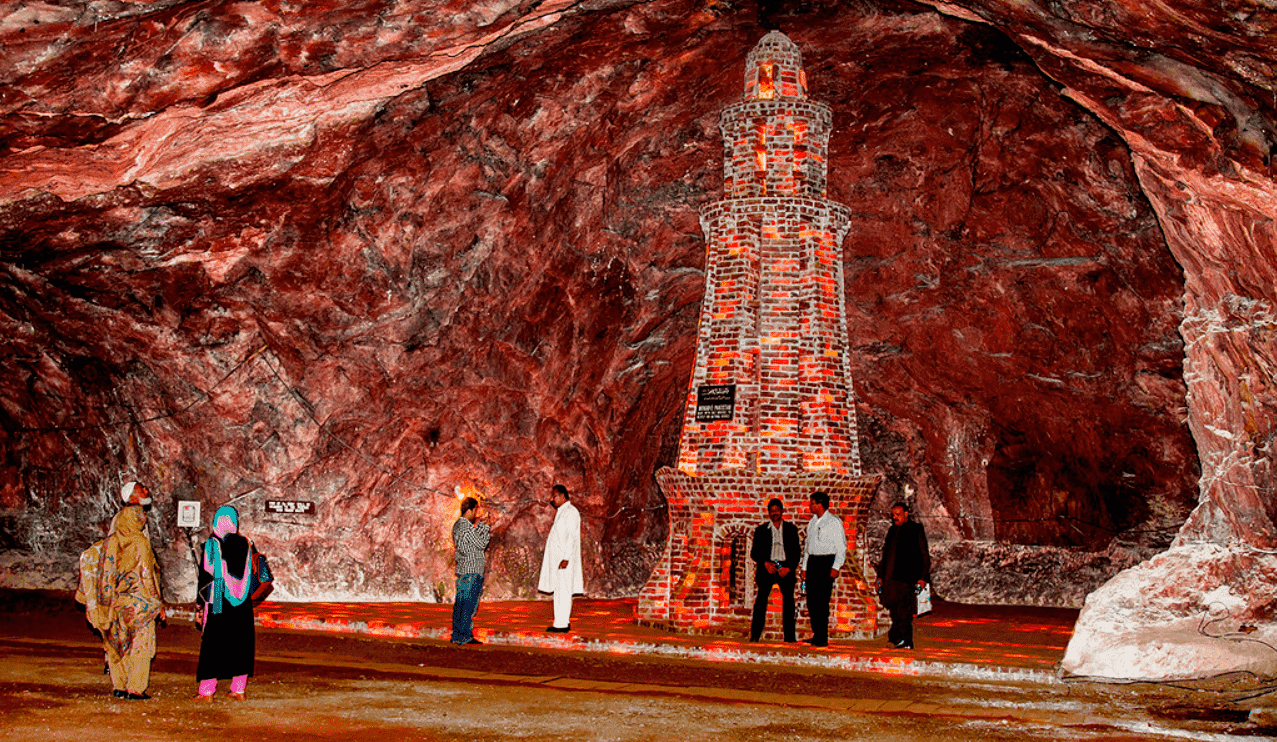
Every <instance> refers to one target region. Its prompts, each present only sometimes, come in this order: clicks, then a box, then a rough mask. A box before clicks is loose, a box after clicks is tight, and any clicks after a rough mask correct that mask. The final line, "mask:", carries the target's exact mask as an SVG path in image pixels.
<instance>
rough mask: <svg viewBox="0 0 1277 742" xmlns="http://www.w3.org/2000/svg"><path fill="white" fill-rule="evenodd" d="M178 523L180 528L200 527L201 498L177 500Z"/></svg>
mask: <svg viewBox="0 0 1277 742" xmlns="http://www.w3.org/2000/svg"><path fill="white" fill-rule="evenodd" d="M177 525H178V527H179V528H199V527H200V501H199V500H178V501H177Z"/></svg>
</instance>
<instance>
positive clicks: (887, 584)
mask: <svg viewBox="0 0 1277 742" xmlns="http://www.w3.org/2000/svg"><path fill="white" fill-rule="evenodd" d="M876 582H877V588H878V594H879V596H880V599H881V600H882V606H883V607H884V608H886V609H887V611H888V612H889V613H891V629H890V630H889V631H888V632H887V641H889V642H891V646H893V647H896V648H898V649H913V614H914V613H915V612H917V610H918V592H917V591H919V590H921V589H922V588H923V586H924V585H926V584H927V583H928V582H931V553H930V551H929V550H928V548H927V532H926V530H925V529H923V527H922V524H921V523H915V522H913V521H912V520H909V506H908V505H907V504H905V503H903V502H898V503H896V504H895V505H892V506H891V528H888V529H887V537H886V539H884V540H883V542H882V559H880V560H879V561H878V579H877V581H876Z"/></svg>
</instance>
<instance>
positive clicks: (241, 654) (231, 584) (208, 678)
mask: <svg viewBox="0 0 1277 742" xmlns="http://www.w3.org/2000/svg"><path fill="white" fill-rule="evenodd" d="M252 551H253V546H252V543H250V542H249V540H248V539H246V538H244V537H243V536H242V535H240V533H239V513H238V512H237V511H236V510H235V508H233V507H231V506H229V505H223V506H222V507H220V508H218V509H217V512H216V513H214V514H213V535H212V536H211V537H210V538H209V539H208V540H207V541H205V542H204V563H203V565H201V566H202V569H201V570H200V584H199V591H198V598H197V600H198V602H201V603H203V624H204V636H203V638H202V639H201V640H200V661H199V666H198V667H197V668H196V670H195V679H196V680H198V681H199V684H200V686H199V694H198V695H196V696H195V698H196V699H197V700H201V701H210V700H212V698H213V694H214V693H216V692H217V681H218V680H219V679H224V678H229V679H230V681H231V691H230V696H231V698H233V699H235V700H237V701H242V700H244V690H245V688H246V687H247V686H248V676H249V675H252V674H253V656H254V649H255V647H254V636H253V601H252V600H250V599H249V598H250V594H251V592H252V588H253V555H252Z"/></svg>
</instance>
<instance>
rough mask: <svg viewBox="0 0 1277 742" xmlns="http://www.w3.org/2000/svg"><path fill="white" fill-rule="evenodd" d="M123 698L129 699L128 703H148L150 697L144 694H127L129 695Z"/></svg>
mask: <svg viewBox="0 0 1277 742" xmlns="http://www.w3.org/2000/svg"><path fill="white" fill-rule="evenodd" d="M125 698H127V699H129V700H130V701H149V700H151V697H150V696H148V695H146V694H145V693H129V694H127V695H126V696H125Z"/></svg>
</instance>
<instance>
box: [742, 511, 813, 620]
mask: <svg viewBox="0 0 1277 742" xmlns="http://www.w3.org/2000/svg"><path fill="white" fill-rule="evenodd" d="M802 555H803V553H802V551H801V550H800V549H799V547H798V527H797V526H795V525H794V524H793V523H790V522H789V521H787V520H785V504H784V503H782V502H781V501H780V500H779V499H778V498H775V497H773V498H772V499H771V501H770V502H768V503H767V522H766V523H762V524H760V525H759V526H758V528H755V529H754V545H753V546H752V547H751V548H750V550H749V557H750V559H753V560H754V581H755V583H757V585H758V595H757V597H755V598H754V619H753V621H751V622H750V627H749V640H750V641H752V642H756V641H758V638H759V637H760V636H762V635H763V627H764V626H766V625H767V600H768V598H770V597H771V593H772V585H779V586H780V598H781V608H782V611H783V612H782V613H781V626H783V627H784V631H785V641H787V642H793V641H797V631H796V629H795V622H794V580H795V578H796V577H797V576H798V560H799V559H801V558H802Z"/></svg>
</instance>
